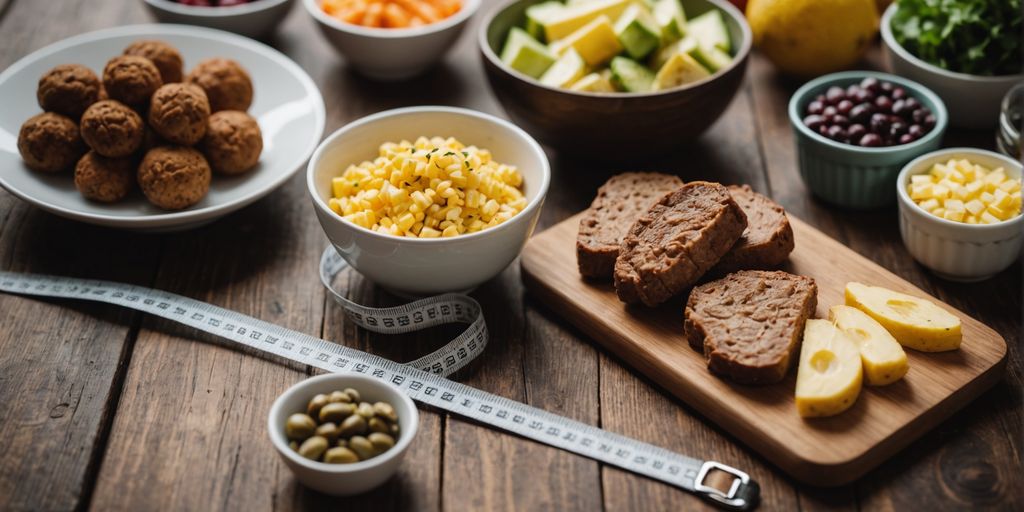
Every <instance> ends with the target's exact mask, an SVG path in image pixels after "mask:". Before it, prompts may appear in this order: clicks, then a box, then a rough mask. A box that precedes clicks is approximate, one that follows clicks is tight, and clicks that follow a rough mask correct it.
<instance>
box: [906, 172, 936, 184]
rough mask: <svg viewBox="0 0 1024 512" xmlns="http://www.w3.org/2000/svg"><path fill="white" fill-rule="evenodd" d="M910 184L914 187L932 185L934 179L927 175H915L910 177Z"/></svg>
mask: <svg viewBox="0 0 1024 512" xmlns="http://www.w3.org/2000/svg"><path fill="white" fill-rule="evenodd" d="M910 183H912V184H914V185H923V184H925V183H927V184H929V185H931V184H932V179H931V177H930V176H928V175H927V174H915V175H913V176H911V177H910Z"/></svg>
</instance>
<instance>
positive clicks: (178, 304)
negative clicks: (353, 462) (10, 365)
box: [0, 248, 760, 510]
mask: <svg viewBox="0 0 1024 512" xmlns="http://www.w3.org/2000/svg"><path fill="white" fill-rule="evenodd" d="M345 267H346V263H345V261H344V260H342V258H341V257H340V256H338V254H337V253H336V252H335V251H334V250H333V248H328V249H327V251H325V252H324V254H323V257H322V258H321V260H320V278H321V281H323V283H324V286H325V287H326V288H327V290H328V291H329V292H330V293H331V295H332V296H333V297H334V299H335V301H337V302H338V304H340V305H341V307H342V308H343V309H344V311H345V314H346V315H347V316H348V317H349V318H350V319H351V320H352V321H353V322H354V323H356V324H357V325H359V326H360V327H363V328H365V329H367V330H370V331H374V332H379V333H385V334H396V333H404V332H411V331H417V330H420V329H425V328H427V327H431V326H435V325H441V324H447V323H462V324H468V325H469V327H468V328H467V329H466V330H465V331H463V332H462V333H461V334H459V336H457V337H456V338H455V339H454V340H452V341H451V342H449V343H448V344H447V345H445V346H444V347H442V348H441V349H439V350H437V351H435V352H433V353H431V354H428V355H427V356H424V357H422V358H420V359H417V360H415V361H412V362H409V363H407V364H401V363H396V362H394V361H390V360H388V359H384V358H382V357H378V356H375V355H373V354H368V353H366V352H362V351H359V350H356V349H353V348H349V347H346V346H343V345H339V344H337V343H333V342H330V341H327V340H323V339H319V338H316V337H313V336H309V335H307V334H303V333H300V332H296V331H293V330H290V329H286V328H284V327H281V326H278V325H274V324H271V323H268V322H264V321H262V320H259V319H256V318H253V317H250V316H247V315H243V314H241V313H238V312H235V311H231V310H228V309H224V308H221V307H218V306H214V305H212V304H207V303H205V302H200V301H197V300H194V299H190V298H188V297H183V296H181V295H177V294H173V293H169V292H165V291H161V290H154V289H151V288H146V287H142V286H135V285H130V284H123V283H116V282H111V281H95V280H87V279H75V278H69V277H59V276H47V275H38V274H19V273H13V272H0V291H3V292H7V293H14V294H20V295H35V296H41V297H54V298H62V299H79V300H89V301H95V302H104V303H107V304H114V305H117V306H122V307H126V308H130V309H134V310H137V311H141V312H143V313H148V314H151V315H154V316H158V317H161V318H166V319H168V320H172V321H175V322H178V323H181V324H184V325H187V326H189V327H192V328H194V329H198V330H200V331H203V332H207V333H210V334H214V335H217V336H220V337H223V338H225V339H228V340H231V341H234V342H236V343H239V344H242V345H245V346H247V347H251V348H254V349H256V350H261V351H264V352H268V353H271V354H274V355H277V356H280V357H283V358H285V359H289V360H292V361H295V362H297V363H300V364H305V365H309V366H313V367H316V368H320V369H321V370H326V371H328V372H354V373H362V374H366V375H370V376H373V377H376V378H378V379H380V380H382V381H386V382H389V383H391V384H392V385H394V386H396V387H398V388H399V389H401V390H402V391H403V392H405V393H406V394H408V395H409V396H410V397H411V398H412V399H413V400H416V401H418V402H420V403H423V404H426V405H430V406H433V407H436V408H438V409H441V410H444V411H447V412H450V413H452V414H456V415H458V416H462V417H465V418H469V419H471V420H474V421H477V422H480V423H484V424H487V425H491V426H493V427H495V428H498V429H501V430H505V431H508V432H512V433H514V434H518V435H520V436H523V437H525V438H528V439H532V440H534V441H538V442H541V443H544V444H547V445H550V446H553V447H555V448H559V449H562V450H566V451H570V452H573V453H576V454H579V455H582V456H584V457H589V458H591V459H594V460H597V461H599V462H603V463H605V464H610V465H612V466H616V467H620V468H622V469H625V470H627V471H631V472H633V473H637V474H640V475H644V476H647V477H650V478H653V479H655V480H660V481H662V482H665V483H667V484H670V485H674V486H676V487H679V488H681V489H684V490H686V491H689V492H692V493H695V494H697V495H699V496H702V497H704V498H706V499H709V500H711V501H712V502H714V503H717V504H718V505H720V506H722V507H724V508H728V509H732V510H751V509H753V508H754V507H755V506H756V505H757V501H758V497H759V493H760V488H759V486H758V485H757V483H756V482H755V481H754V480H752V479H751V478H750V476H749V475H747V474H746V473H744V472H743V471H740V470H738V469H736V468H733V467H730V466H727V465H725V464H722V463H719V462H714V461H702V460H698V459H695V458H692V457H687V456H685V455H680V454H678V453H674V452H671V451H668V450H665V449H662V448H659V447H657V446H654V445H651V444H647V443H643V442H640V441H636V440H634V439H630V438H628V437H625V436H621V435H619V434H615V433H612V432H608V431H605V430H601V429H599V428H596V427H593V426H590V425H587V424H585V423H580V422H578V421H575V420H571V419H568V418H564V417H561V416H558V415H555V414H552V413H549V412H547V411H544V410H541V409H538V408H536V407H530V406H528V405H526V404H522V403H519V402H516V401H513V400H509V399H507V398H503V397H500V396H498V395H494V394H491V393H487V392H485V391H481V390H479V389H475V388H471V387H469V386H466V385H464V384H460V383H458V382H455V381H452V380H449V379H447V378H445V377H447V376H448V375H451V374H452V373H453V372H455V371H457V370H458V369H460V368H462V367H463V366H465V365H466V364H468V363H469V362H470V361H472V360H473V358H475V357H476V356H477V355H479V354H480V353H481V352H482V351H483V349H484V347H485V346H486V345H487V324H486V322H485V321H484V316H483V312H482V310H481V308H480V305H479V303H477V302H476V301H475V300H474V299H472V298H471V297H469V296H466V295H460V294H445V295H439V296H436V297H431V298H428V299H422V300H418V301H415V302H411V303H409V304H406V305H404V306H397V307H391V308H370V307H366V306H362V305H359V304H356V303H354V302H352V301H350V300H348V299H346V298H345V297H344V296H343V295H341V294H340V293H338V292H337V291H335V290H334V288H333V287H332V286H331V282H332V280H333V278H334V277H335V276H336V275H337V274H338V273H339V272H341V271H342V270H343V269H344V268H345ZM715 470H717V471H721V472H724V473H727V474H729V475H730V476H731V477H732V483H731V484H730V486H729V488H728V489H727V490H725V491H723V490H720V489H718V488H716V487H711V486H709V485H706V483H705V482H706V480H707V476H708V474H709V473H710V472H712V471H715Z"/></svg>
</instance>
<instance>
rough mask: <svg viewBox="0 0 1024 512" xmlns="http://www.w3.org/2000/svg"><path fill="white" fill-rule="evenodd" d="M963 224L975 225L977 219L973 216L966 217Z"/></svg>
mask: <svg viewBox="0 0 1024 512" xmlns="http://www.w3.org/2000/svg"><path fill="white" fill-rule="evenodd" d="M964 222H966V223H968V224H977V223H978V218H977V217H975V216H974V215H968V216H966V217H964Z"/></svg>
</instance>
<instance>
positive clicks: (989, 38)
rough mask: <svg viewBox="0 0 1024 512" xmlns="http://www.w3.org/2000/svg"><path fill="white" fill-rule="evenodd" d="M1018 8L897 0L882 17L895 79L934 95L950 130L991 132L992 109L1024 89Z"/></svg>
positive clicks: (986, 2) (965, 0)
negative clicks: (1021, 85)
mask: <svg viewBox="0 0 1024 512" xmlns="http://www.w3.org/2000/svg"><path fill="white" fill-rule="evenodd" d="M1021 1H1022V0H899V1H898V2H895V3H893V4H892V5H891V6H889V8H888V9H886V11H885V14H884V15H883V16H882V23H881V32H882V40H883V41H884V42H885V49H886V53H887V55H888V59H889V63H890V66H891V68H892V71H893V73H894V74H897V75H901V76H904V77H907V78H909V79H911V80H914V81H916V82H918V83H921V84H923V85H925V86H926V87H928V88H929V89H931V90H933V91H935V93H936V94H938V95H939V96H940V97H941V98H942V100H943V101H944V102H945V103H946V107H947V109H948V110H949V122H950V125H952V126H955V127H960V128H970V129H991V128H994V127H995V126H996V124H997V123H998V121H999V103H1000V100H1001V99H1002V97H1003V96H1004V95H1005V94H1006V91H1008V90H1009V89H1010V88H1011V87H1013V86H1014V85H1016V84H1018V83H1021V82H1024V58H1022V53H1021V52H1022V50H1024V45H1022V44H1021V14H1022V10H1021Z"/></svg>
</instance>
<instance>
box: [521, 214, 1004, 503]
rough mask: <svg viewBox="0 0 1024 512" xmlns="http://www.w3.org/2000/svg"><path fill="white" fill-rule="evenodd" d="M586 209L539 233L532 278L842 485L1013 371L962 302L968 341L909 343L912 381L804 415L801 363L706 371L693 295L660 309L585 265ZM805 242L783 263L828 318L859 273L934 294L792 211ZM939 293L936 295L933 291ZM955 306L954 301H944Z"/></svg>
mask: <svg viewBox="0 0 1024 512" xmlns="http://www.w3.org/2000/svg"><path fill="white" fill-rule="evenodd" d="M579 218H580V217H579V216H575V217H571V218H569V219H567V220H566V221H564V222H562V223H560V224H558V225H556V226H555V227H553V228H551V229H550V230H548V231H546V232H544V233H541V234H539V235H536V236H534V237H533V238H532V239H531V240H530V242H529V243H528V244H527V247H526V249H525V250H524V251H523V256H522V267H523V272H524V274H525V277H526V283H527V286H528V287H529V288H530V290H531V291H532V292H534V293H536V294H537V295H538V296H539V297H540V298H541V300H543V301H545V302H546V303H548V304H549V305H550V306H551V307H552V308H553V309H554V310H555V311H557V312H559V313H561V314H562V315H563V316H564V317H566V318H567V319H568V320H569V321H571V322H572V323H574V324H575V325H577V326H578V327H579V328H580V329H581V330H583V331H584V332H586V333H587V334H589V335H590V336H592V337H593V338H594V339H596V340H597V341H599V342H601V343H602V344H603V345H604V346H605V347H606V348H608V349H609V350H611V351H612V352H614V353H616V354H617V355H618V356H619V357H622V358H623V359H625V360H626V361H627V362H629V364H630V365H632V366H633V367H634V368H636V369H637V370H639V371H640V373H643V374H645V375H647V376H649V377H651V378H652V379H653V380H654V381H655V382H658V383H659V384H660V385H662V386H664V387H666V388H667V389H668V390H669V391H671V392H672V393H674V394H675V395H676V396H678V397H679V398H682V399H683V400H684V401H685V402H687V403H689V404H690V405H692V406H694V407H695V408H697V409H698V410H700V411H701V412H702V413H703V414H705V415H706V416H708V417H709V418H711V419H712V420H713V421H714V422H715V423H717V424H719V425H721V426H723V427H724V428H725V429H726V430H728V431H729V432H731V433H732V434H734V435H735V436H737V437H739V438H740V439H741V440H742V441H744V442H745V443H746V444H747V445H748V446H750V447H753V448H754V449H755V450H757V451H758V452H760V453H761V454H762V455H764V456H765V457H767V458H769V459H770V460H772V461H773V463H774V464H776V465H777V466H779V467H780V468H782V469H783V470H785V471H786V472H787V473H789V474H791V475H792V476H794V477H796V478H797V479H799V480H802V481H805V482H808V483H811V484H815V485H841V484H845V483H848V482H850V481H852V480H854V479H856V478H859V477H860V476H861V475H863V474H864V473H865V472H867V471H868V470H870V469H871V468H873V467H875V466H877V465H878V464H880V463H881V462H883V461H884V460H885V459H887V458H888V457H890V456H892V455H893V454H894V453H895V452H896V451H898V450H899V449H900V448H902V447H904V446H906V445H907V444H909V443H910V442H912V441H913V440H914V439H915V438H917V437H918V436H920V435H921V434H923V433H924V432H925V431H927V430H928V429H930V428H931V427H933V426H935V425H936V424H937V423H938V422H940V421H941V420H943V419H945V418H947V417H948V416H949V415H951V414H952V413H953V412H955V411H956V410H958V409H960V408H961V407H963V406H964V405H966V404H967V403H968V402H969V401H970V400H971V399H973V398H975V397H976V396H977V395H979V394H980V393H982V392H983V391H985V390H986V389H988V388H989V387H991V386H992V385H993V384H994V383H995V382H996V381H997V380H999V378H1000V377H1001V376H1002V370H1003V366H1004V364H1005V358H1006V354H1007V347H1006V343H1005V341H1004V340H1003V338H1002V337H1001V336H999V334H998V333H996V332H995V331H994V330H992V329H991V328H989V327H988V326H985V325H984V324H982V323H980V322H978V321H977V320H975V319H973V318H971V317H970V316H968V315H967V314H965V313H963V312H960V311H955V310H954V311H951V312H952V313H954V314H955V315H957V316H959V317H960V318H961V321H962V323H963V336H964V343H963V344H962V345H961V347H960V349H959V350H957V351H953V352H946V353H937V354H922V353H918V352H915V351H908V352H909V353H908V359H909V362H910V365H911V370H910V372H909V373H908V374H907V376H906V377H904V378H903V379H902V380H901V381H899V382H897V383H895V384H893V385H890V386H883V387H877V388H875V387H869V388H866V389H865V391H864V392H863V393H862V394H861V397H860V398H859V399H858V400H857V403H856V404H854V406H853V407H851V408H850V409H849V410H848V411H846V412H845V413H843V414H840V415H837V416H834V417H831V418H820V419H815V420H805V419H802V418H800V417H799V416H798V415H797V414H795V406H794V404H793V389H794V384H795V380H796V375H795V373H794V372H790V374H789V376H788V377H787V378H786V380H784V381H783V382H782V383H780V384H777V385H771V386H742V385H736V384H733V383H730V382H729V381H727V380H725V379H720V378H718V377H716V376H714V375H712V374H711V373H710V372H708V371H707V369H706V368H705V362H704V358H703V356H702V355H701V354H699V353H697V352H696V351H694V350H693V349H691V348H690V346H689V344H688V343H687V341H686V338H685V336H684V335H683V331H682V302H681V301H682V300H683V299H682V298H677V299H676V300H672V301H669V302H668V303H666V304H664V305H662V306H659V307H657V308H645V307H642V306H626V305H624V304H622V303H621V302H620V301H619V299H618V297H616V296H615V293H614V290H613V289H612V287H611V285H610V283H598V282H590V281H587V280H584V279H582V278H580V276H579V274H578V272H577V271H576V253H575V233H576V232H577V230H578V227H579ZM791 224H792V225H793V231H794V238H795V239H796V241H797V246H796V250H794V251H793V253H792V254H791V255H790V258H789V262H787V264H786V265H785V266H784V268H785V269H786V270H787V271H789V272H792V273H795V274H799V275H805V276H810V277H812V278H814V279H815V281H816V282H817V284H818V311H817V317H818V318H827V315H828V308H829V307H830V306H831V305H834V304H842V303H843V290H844V287H845V284H846V283H847V282H849V281H857V282H862V283H867V284H871V285H875V286H882V287H885V288H889V289H892V290H896V291H900V292H904V293H908V294H911V295H914V296H918V297H924V296H925V293H924V292H923V291H921V290H920V289H918V288H917V287H915V286H913V285H911V284H910V283H908V282H906V281H904V280H902V279H900V278H899V277H898V276H896V275H895V274H892V273H890V272H887V271H886V270H884V269H883V268H881V267H879V266H878V265H876V264H874V263H872V262H871V261H870V260H867V259H866V258H864V257H862V256H860V255H858V254H857V253H855V252H853V251H851V250H849V249H847V248H846V247H845V246H843V245H842V244H840V243H838V242H836V241H835V240H832V239H830V238H828V237H827V236H825V235H824V234H822V233H821V232H819V231H817V230H815V229H814V228H811V227H810V226H808V225H807V224H805V223H804V222H802V221H800V220H799V219H797V218H794V217H791ZM926 298H930V297H926ZM939 305H940V306H943V307H945V308H946V309H947V310H949V309H951V308H949V307H948V306H946V305H943V304H941V303H940V304H939Z"/></svg>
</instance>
